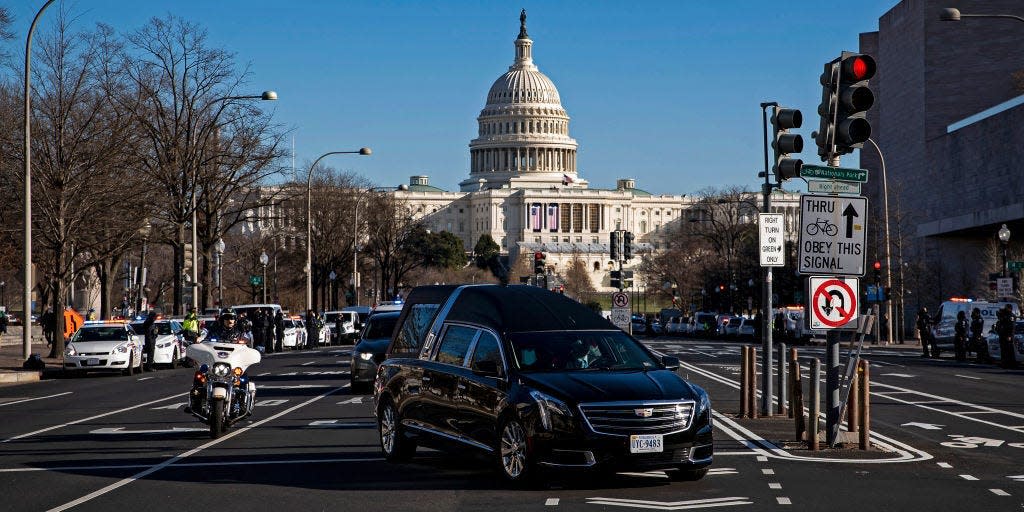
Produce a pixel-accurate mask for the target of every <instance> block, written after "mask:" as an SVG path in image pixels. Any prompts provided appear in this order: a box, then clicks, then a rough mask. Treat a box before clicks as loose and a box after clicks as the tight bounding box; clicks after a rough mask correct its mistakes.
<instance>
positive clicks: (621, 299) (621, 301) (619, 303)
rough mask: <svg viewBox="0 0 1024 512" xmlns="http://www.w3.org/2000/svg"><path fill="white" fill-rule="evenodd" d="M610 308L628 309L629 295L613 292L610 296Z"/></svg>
mask: <svg viewBox="0 0 1024 512" xmlns="http://www.w3.org/2000/svg"><path fill="white" fill-rule="evenodd" d="M612 307H613V308H628V307H629V294H628V293H626V292H615V293H613V294H612Z"/></svg>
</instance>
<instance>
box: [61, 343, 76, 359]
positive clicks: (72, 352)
mask: <svg viewBox="0 0 1024 512" xmlns="http://www.w3.org/2000/svg"><path fill="white" fill-rule="evenodd" d="M77 353H78V351H77V350H75V346H74V345H71V344H68V346H67V347H66V348H65V349H64V356H65V357H71V356H74V355H75V354H77Z"/></svg>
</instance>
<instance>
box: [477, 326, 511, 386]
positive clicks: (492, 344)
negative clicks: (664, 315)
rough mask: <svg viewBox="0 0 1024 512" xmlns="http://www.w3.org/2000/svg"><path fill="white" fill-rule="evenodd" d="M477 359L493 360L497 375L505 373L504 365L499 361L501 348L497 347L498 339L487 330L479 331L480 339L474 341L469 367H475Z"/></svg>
mask: <svg viewBox="0 0 1024 512" xmlns="http://www.w3.org/2000/svg"><path fill="white" fill-rule="evenodd" d="M479 361H494V362H495V363H497V365H498V376H499V377H500V376H503V375H504V374H505V365H504V364H503V363H502V362H501V350H499V349H498V340H497V339H496V338H495V337H494V334H492V333H490V332H488V331H481V332H480V339H479V340H477V342H476V348H475V349H474V350H473V363H472V364H471V365H470V368H476V363H477V362H479Z"/></svg>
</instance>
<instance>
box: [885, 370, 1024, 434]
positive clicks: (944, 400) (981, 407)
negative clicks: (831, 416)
mask: <svg viewBox="0 0 1024 512" xmlns="http://www.w3.org/2000/svg"><path fill="white" fill-rule="evenodd" d="M871 385H872V387H874V386H880V387H884V388H890V389H895V390H898V391H902V392H905V393H913V394H915V395H919V396H922V397H925V398H931V399H933V400H935V401H936V402H937V403H944V404H953V405H960V406H964V407H969V408H971V409H973V410H974V411H986V412H992V413H999V414H1003V415H1005V416H1009V417H1011V418H1016V419H1024V414H1020V413H1015V412H1010V411H1002V410H999V409H995V408H992V407H987V406H984V405H977V404H972V403H969V402H963V401H960V400H954V399H952V398H946V397H942V396H937V395H931V394H928V393H923V392H921V391H911V390H909V389H906V388H901V387H897V386H892V385H889V384H881V383H879V382H872V383H871ZM871 394H872V395H874V394H876V393H875V392H873V391H872V392H871ZM883 396H884V397H885V398H887V399H889V400H892V401H894V402H900V403H904V404H908V405H913V406H915V407H920V408H922V409H927V410H929V411H935V412H940V413H942V414H948V415H950V416H955V417H957V418H962V419H965V420H970V421H974V422H977V423H982V424H985V425H990V426H993V427H999V428H1003V429H1006V430H1011V431H1013V432H1019V430H1017V428H1016V427H1013V426H1009V425H1003V424H1001V423H995V422H992V421H986V420H983V419H979V418H973V417H971V416H969V415H966V414H963V413H959V412H951V411H949V410H947V409H941V408H938V407H929V406H927V405H922V403H921V402H914V401H911V400H903V399H900V398H896V397H894V396H891V394H889V395H883ZM972 414H977V412H974V413H972Z"/></svg>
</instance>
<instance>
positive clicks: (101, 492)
mask: <svg viewBox="0 0 1024 512" xmlns="http://www.w3.org/2000/svg"><path fill="white" fill-rule="evenodd" d="M348 386H349V385H348V384H345V385H343V386H341V387H338V388H335V389H332V390H330V391H328V392H326V393H323V394H321V395H319V396H315V397H313V398H310V399H309V400H306V401H305V402H302V403H300V404H297V405H294V406H292V407H290V408H288V409H285V410H283V411H281V412H279V413H277V414H275V415H273V416H270V417H268V418H265V419H262V420H260V421H257V422H255V423H252V424H251V425H247V426H245V427H242V428H240V429H238V430H235V431H232V432H227V433H226V434H224V435H222V436H221V437H219V438H217V439H213V440H211V441H209V442H207V443H205V444H202V445H200V446H198V447H196V448H193V449H191V450H188V451H186V452H183V453H181V454H179V455H176V456H174V457H172V458H170V459H168V460H166V461H164V462H161V463H160V464H157V465H155V466H150V467H149V468H148V469H146V470H145V471H140V472H139V473H136V474H134V475H132V476H130V477H128V478H124V479H122V480H119V481H117V482H114V483H112V484H110V485H108V486H106V487H104V488H102V489H99V490H97V491H94V492H92V493H89V494H87V495H85V496H82V497H81V498H78V499H76V500H72V501H69V502H67V503H65V504H63V505H60V506H58V507H54V508H52V509H50V510H51V511H52V512H60V511H62V510H67V509H69V508H71V507H75V506H78V505H81V504H82V503H85V502H87V501H91V500H92V499H94V498H97V497H99V496H102V495H104V494H106V493H108V492H110V491H113V490H116V489H119V488H121V487H124V486H126V485H128V484H130V483H132V482H134V481H136V480H138V479H140V478H144V477H146V476H147V475H151V474H153V473H156V472H157V471H160V470H161V469H163V468H166V467H168V466H170V465H172V464H174V463H175V462H177V461H179V460H182V459H185V458H187V457H190V456H192V455H195V454H197V453H199V452H201V451H203V450H205V449H207V448H209V447H211V446H216V445H218V444H220V443H222V442H224V441H227V440H228V439H231V438H233V437H235V436H238V435H241V434H243V433H245V432H248V431H249V430H251V429H254V428H256V427H258V426H260V425H263V424H265V423H267V422H269V421H273V420H276V419H277V418H280V417H281V416H284V415H286V414H288V413H291V412H293V411H296V410H298V409H301V408H302V407H305V406H307V405H309V404H311V403H313V402H316V401H317V400H320V399H321V398H324V397H326V396H328V395H330V394H333V393H335V392H337V391H341V390H343V389H345V388H347V387H348ZM177 396H180V395H175V397H177ZM172 398H173V397H172ZM144 405H148V404H144ZM136 407H138V406H136ZM245 464H251V462H245Z"/></svg>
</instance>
